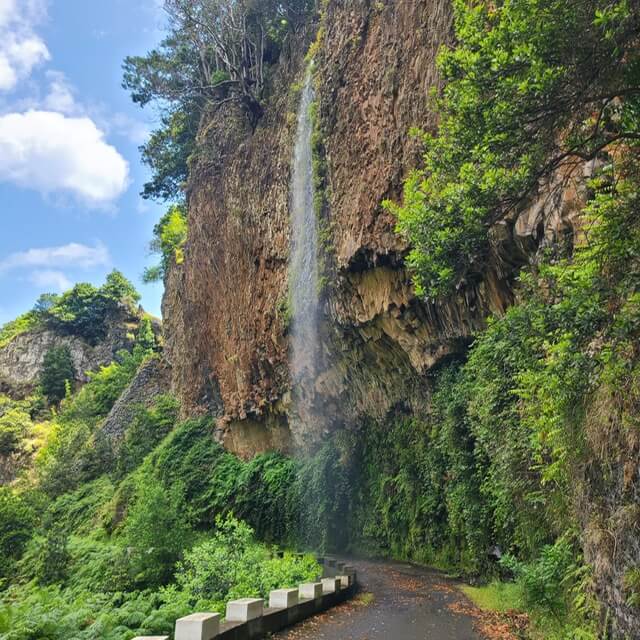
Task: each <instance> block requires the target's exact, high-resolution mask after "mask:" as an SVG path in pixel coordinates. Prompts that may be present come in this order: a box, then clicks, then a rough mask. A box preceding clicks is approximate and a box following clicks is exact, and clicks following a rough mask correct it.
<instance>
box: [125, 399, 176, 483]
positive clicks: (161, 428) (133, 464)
mask: <svg viewBox="0 0 640 640" xmlns="http://www.w3.org/2000/svg"><path fill="white" fill-rule="evenodd" d="M179 409H180V405H179V403H178V401H177V400H176V399H175V398H174V397H173V396H170V395H163V396H160V397H158V398H157V399H156V401H155V403H154V405H153V406H152V407H151V408H149V409H147V408H146V407H144V406H140V407H139V408H138V410H137V411H136V413H135V415H134V417H133V420H132V421H131V422H130V424H129V425H128V426H127V432H126V434H125V438H124V442H122V444H121V445H120V449H119V452H118V458H117V462H116V474H117V475H118V476H119V477H121V478H123V477H125V476H126V475H128V474H129V473H131V472H132V471H133V470H134V469H136V468H137V467H138V466H139V465H140V464H141V463H142V461H143V460H144V458H145V456H147V454H149V453H151V452H152V451H153V450H154V449H155V448H156V447H157V446H158V445H159V444H160V442H162V440H164V438H165V436H166V435H167V434H168V433H169V432H170V431H171V430H172V429H173V427H174V425H175V424H176V422H177V418H178V411H179Z"/></svg>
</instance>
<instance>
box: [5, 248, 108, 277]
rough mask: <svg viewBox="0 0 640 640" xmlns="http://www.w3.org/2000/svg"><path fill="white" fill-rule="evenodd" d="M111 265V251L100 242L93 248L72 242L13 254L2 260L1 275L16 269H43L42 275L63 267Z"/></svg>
mask: <svg viewBox="0 0 640 640" xmlns="http://www.w3.org/2000/svg"><path fill="white" fill-rule="evenodd" d="M110 263H111V256H110V255H109V250H108V249H107V247H105V246H104V245H103V244H102V243H100V242H98V243H97V244H96V245H95V246H93V247H91V246H89V245H86V244H80V243H78V242H70V243H69V244H65V245H61V246H58V247H43V248H38V249H28V250H26V251H18V252H16V253H12V254H10V255H8V256H7V257H6V258H3V259H2V260H0V273H3V272H7V271H12V270H14V269H43V270H44V271H43V272H42V273H46V272H49V273H51V272H52V270H55V269H60V268H62V267H74V268H79V269H91V268H92V267H100V266H109V265H110Z"/></svg>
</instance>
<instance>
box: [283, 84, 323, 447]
mask: <svg viewBox="0 0 640 640" xmlns="http://www.w3.org/2000/svg"><path fill="white" fill-rule="evenodd" d="M313 99H314V91H313V82H312V76H311V73H310V72H308V73H307V77H306V80H305V84H304V89H303V91H302V97H301V100H300V106H299V110H298V130H297V135H296V143H295V150H294V156H293V170H292V176H291V228H292V250H291V262H290V267H289V286H290V295H291V301H290V302H291V311H292V326H291V333H292V344H291V356H290V359H291V361H290V367H291V378H292V383H293V393H292V397H293V408H292V415H291V422H292V424H291V427H292V432H293V434H294V438H296V439H297V440H299V439H300V436H301V434H302V433H303V432H304V431H305V425H307V426H308V425H309V424H310V422H311V421H312V419H313V415H312V411H313V409H312V406H313V396H314V389H315V381H316V376H317V371H318V356H319V351H320V336H319V303H320V301H319V292H318V227H317V220H316V214H315V209H314V202H313V158H312V135H313V122H312V117H311V105H312V103H313Z"/></svg>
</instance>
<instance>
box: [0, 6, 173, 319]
mask: <svg viewBox="0 0 640 640" xmlns="http://www.w3.org/2000/svg"><path fill="white" fill-rule="evenodd" d="M162 21H163V12H162V9H161V7H160V1H159V0H100V1H97V0H96V1H87V0H0V215H1V217H2V231H1V232H0V324H2V323H4V322H6V321H7V320H10V319H12V318H14V317H16V316H17V315H19V314H20V313H22V312H24V311H26V310H28V309H29V308H31V306H32V305H33V303H34V301H35V300H36V298H37V297H38V295H39V294H40V293H43V292H45V291H52V292H59V291H62V290H64V289H65V288H68V287H69V286H71V285H72V284H73V283H75V282H92V283H94V284H100V283H101V282H102V281H103V280H104V277H105V275H106V274H107V273H108V272H109V271H110V270H111V269H113V268H114V267H115V268H118V269H120V270H121V271H122V272H123V273H124V274H125V275H126V276H127V277H128V278H130V279H131V280H132V281H133V282H134V284H135V285H136V287H137V288H138V289H139V290H140V292H141V293H142V298H143V299H142V304H143V305H144V307H145V308H146V309H147V310H149V311H150V312H152V313H154V314H156V315H159V313H160V298H161V295H162V287H161V286H160V285H144V284H142V282H141V281H140V275H141V274H142V271H143V270H144V267H145V266H147V265H149V264H152V263H153V262H154V260H155V259H154V257H153V256H150V255H149V251H148V244H149V241H150V239H151V234H152V229H153V226H154V224H155V223H156V222H157V220H158V218H159V217H160V215H161V213H162V210H163V207H162V205H158V204H156V203H151V202H148V201H143V200H142V199H141V198H140V196H139V195H138V194H139V192H140V190H141V187H142V184H143V182H144V181H145V179H146V177H147V170H146V168H145V167H143V166H142V165H141V163H140V154H139V151H138V147H139V145H140V144H141V143H142V142H143V141H144V140H145V138H146V136H147V135H148V133H149V131H150V129H151V128H153V126H154V118H155V117H156V114H154V112H153V111H149V110H144V111H143V110H141V109H140V108H139V107H138V106H136V105H134V104H133V103H131V101H130V99H129V96H128V94H127V92H126V91H124V90H123V89H122V88H121V86H120V83H121V64H122V60H123V58H124V57H125V56H126V55H132V54H142V53H145V52H146V51H147V50H148V49H149V48H151V47H153V46H154V45H155V44H157V42H158V41H159V40H160V38H161V37H162V33H161V28H162Z"/></svg>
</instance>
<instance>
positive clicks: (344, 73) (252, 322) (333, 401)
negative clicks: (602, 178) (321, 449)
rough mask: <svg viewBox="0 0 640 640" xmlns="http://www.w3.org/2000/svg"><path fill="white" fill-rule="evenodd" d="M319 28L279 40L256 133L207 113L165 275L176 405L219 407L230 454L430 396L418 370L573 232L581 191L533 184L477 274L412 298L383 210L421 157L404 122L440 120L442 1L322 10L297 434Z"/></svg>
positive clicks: (437, 358) (472, 328) (229, 117)
mask: <svg viewBox="0 0 640 640" xmlns="http://www.w3.org/2000/svg"><path fill="white" fill-rule="evenodd" d="M316 30H318V25H315V24H311V25H308V27H307V30H306V31H305V32H303V33H299V34H297V37H296V38H295V39H293V40H292V41H291V42H289V43H288V45H287V47H285V50H284V51H283V53H282V56H281V60H280V63H279V65H278V67H277V70H276V71H275V73H274V77H273V79H272V83H271V91H270V94H269V97H268V99H267V100H266V104H265V115H264V116H263V118H262V119H261V120H260V122H259V123H258V125H257V128H256V129H255V130H254V129H253V128H252V126H251V123H250V122H249V120H248V119H247V118H246V117H245V116H244V115H243V114H242V113H241V112H239V111H238V110H236V108H235V107H234V106H233V105H224V106H223V107H221V108H219V109H217V110H216V111H215V112H210V113H208V114H207V115H206V116H205V117H204V119H203V123H202V127H201V132H200V136H199V148H200V152H199V153H198V155H197V157H196V158H195V159H194V161H193V163H192V166H191V180H190V188H189V228H190V233H189V239H188V243H187V246H186V248H185V261H184V263H183V264H182V265H180V266H176V267H174V268H173V269H172V270H171V271H170V273H169V274H168V278H167V283H166V285H167V286H166V295H165V300H164V316H165V337H166V344H167V346H166V353H167V357H168V359H169V360H170V362H171V364H172V369H173V374H172V375H173V387H174V389H175V391H176V393H177V395H178V396H179V397H180V399H181V401H182V406H183V411H184V412H185V414H197V413H203V412H208V413H211V414H213V415H215V416H216V417H217V418H218V431H217V436H218V438H219V439H220V440H221V441H223V442H225V443H226V445H227V446H228V447H229V448H230V449H232V450H233V451H236V452H239V453H241V454H242V455H252V454H255V453H257V452H259V451H262V450H266V449H273V448H276V449H282V450H287V449H290V448H291V446H292V443H293V442H296V443H297V444H298V445H299V444H300V443H305V444H306V445H312V444H313V443H314V442H317V441H319V440H320V439H321V438H322V437H323V435H324V434H326V432H327V431H331V430H333V429H335V428H338V427H340V426H342V425H345V424H347V425H354V424H357V423H358V422H359V420H360V419H361V418H362V417H364V416H372V415H373V416H377V417H382V416H384V415H385V414H386V413H387V412H388V411H389V410H390V409H391V408H392V407H393V406H394V405H396V404H398V403H402V404H403V405H407V404H409V405H414V404H415V405H416V406H417V405H420V404H421V403H424V400H425V396H426V395H428V387H429V385H428V373H429V371H430V370H431V369H432V368H433V367H434V366H437V365H438V364H439V363H441V362H442V361H444V360H445V359H446V358H448V357H451V356H452V355H454V354H456V353H458V352H460V351H462V350H464V348H466V346H467V345H468V343H469V342H470V341H471V339H472V337H473V335H474V334H475V333H476V332H477V331H478V329H480V328H481V327H482V326H483V324H484V321H485V318H486V317H487V315H488V314H490V313H500V312H501V311H502V310H504V308H505V307H506V306H507V305H508V304H509V303H510V302H511V301H512V296H513V294H512V277H513V275H514V274H515V273H516V271H517V269H518V268H519V267H520V266H522V265H523V264H524V263H526V261H527V260H530V259H533V258H534V257H535V255H536V252H537V251H538V249H539V248H540V247H541V246H544V245H546V244H550V243H553V242H554V241H555V239H556V238H557V237H558V236H559V235H563V234H564V233H565V232H567V231H568V232H571V231H572V228H573V222H572V211H573V199H574V194H575V189H567V188H566V187H563V189H562V190H560V191H558V189H551V188H550V189H549V190H548V191H549V193H544V192H541V194H540V195H539V197H537V198H536V199H535V201H534V202H532V203H530V205H529V206H527V207H525V208H523V210H522V211H521V212H520V213H519V214H516V215H514V216H513V218H512V219H511V220H506V221H503V222H501V224H500V225H498V226H497V227H496V228H495V229H494V231H493V234H492V235H493V240H494V242H493V244H494V247H493V260H492V264H491V267H490V269H489V270H488V271H487V273H485V274H484V277H483V279H482V280H481V281H477V282H470V283H468V285H467V286H465V287H464V288H462V289H461V290H460V291H459V292H458V294H457V295H456V296H454V297H453V298H452V299H450V300H448V301H445V302H444V303H439V304H438V305H434V304H431V303H429V302H427V301H424V300H418V299H417V298H416V296H415V295H414V292H413V288H412V285H411V282H410V277H409V275H408V273H407V272H406V270H405V269H404V267H403V257H404V255H405V252H406V249H407V247H406V246H405V244H404V242H403V240H402V239H401V238H400V237H399V236H398V235H397V234H396V233H395V232H394V221H393V219H392V217H391V215H390V214H389V213H388V212H386V211H385V210H384V209H383V207H382V202H383V201H384V200H385V199H396V200H397V199H399V198H400V195H401V185H402V179H403V177H405V176H406V175H407V174H408V172H409V171H410V170H411V169H412V168H413V167H415V166H416V164H417V162H418V160H419V148H418V146H417V143H416V142H415V140H414V139H413V138H412V137H411V135H410V128H411V127H415V126H417V127H420V128H422V129H426V130H429V129H431V128H432V127H433V126H434V125H435V118H434V115H433V112H432V111H431V109H430V106H429V96H430V94H431V92H432V90H433V89H434V88H437V87H438V86H439V79H438V73H437V67H436V53H437V51H438V49H439V48H440V47H441V46H442V45H443V44H445V43H447V42H449V41H450V40H451V33H452V11H451V3H450V2H449V0H417V1H412V2H408V1H406V2H405V1H401V2H397V3H379V2H374V1H373V0H356V1H353V0H351V1H349V2H347V1H346V0H332V1H331V2H329V3H327V6H326V10H325V13H324V15H323V17H322V24H321V25H320V26H319V33H318V42H317V45H316V46H315V50H316V54H315V56H316V59H315V80H316V96H317V125H316V126H317V129H318V134H319V137H320V139H321V144H320V145H319V148H318V149H316V154H317V155H318V158H317V160H318V162H321V163H322V164H323V165H324V167H325V171H324V173H325V179H324V184H323V186H322V187H321V189H322V190H323V191H324V193H323V195H324V199H325V207H324V209H325V214H324V217H325V221H324V223H323V225H324V229H325V233H324V244H325V247H324V253H325V271H326V273H325V281H326V286H325V290H324V305H323V320H324V323H323V329H322V331H323V345H324V371H323V372H322V373H321V375H320V376H319V377H318V380H317V383H316V388H315V390H313V397H312V398H311V399H310V402H312V403H313V404H314V405H315V406H316V413H317V414H321V415H322V420H319V421H318V424H308V425H306V427H305V428H304V432H303V433H296V434H291V433H290V430H289V426H288V420H287V410H288V407H289V403H290V393H289V392H290V388H289V387H290V380H289V369H288V365H287V356H288V349H289V341H288V334H287V329H288V326H287V324H288V318H287V301H288V292H287V288H288V280H287V278H288V273H287V267H288V259H289V248H290V247H289V244H290V237H291V230H290V226H289V180H290V175H291V166H290V165H291V156H292V146H293V136H294V133H295V112H296V108H297V101H298V93H299V86H300V83H301V80H302V78H303V75H304V73H305V68H306V65H305V62H304V54H305V51H306V49H307V48H308V46H309V44H310V42H311V41H312V40H313V38H314V37H315V33H316ZM557 193H560V196H559V197H558V196H557Z"/></svg>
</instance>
